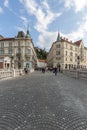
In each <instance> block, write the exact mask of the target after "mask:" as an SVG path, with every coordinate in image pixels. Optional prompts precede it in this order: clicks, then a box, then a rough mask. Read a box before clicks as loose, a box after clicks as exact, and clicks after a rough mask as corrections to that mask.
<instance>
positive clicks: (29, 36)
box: [26, 24, 31, 39]
mask: <svg viewBox="0 0 87 130" xmlns="http://www.w3.org/2000/svg"><path fill="white" fill-rule="evenodd" d="M26 38H30V39H31V35H30V32H29V24H28V27H27V33H26Z"/></svg>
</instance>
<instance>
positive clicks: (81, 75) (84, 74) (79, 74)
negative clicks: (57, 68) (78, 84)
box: [63, 70, 87, 78]
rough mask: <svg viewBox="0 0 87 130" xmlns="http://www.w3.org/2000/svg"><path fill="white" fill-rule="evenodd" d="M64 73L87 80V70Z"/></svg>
mask: <svg viewBox="0 0 87 130" xmlns="http://www.w3.org/2000/svg"><path fill="white" fill-rule="evenodd" d="M63 73H64V74H66V75H69V76H71V77H75V78H87V70H63Z"/></svg>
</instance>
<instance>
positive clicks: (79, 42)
mask: <svg viewBox="0 0 87 130" xmlns="http://www.w3.org/2000/svg"><path fill="white" fill-rule="evenodd" d="M81 42H82V40H79V41H76V42H74V44H76V45H78V46H79V45H80V44H81Z"/></svg>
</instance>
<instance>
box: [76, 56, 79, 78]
mask: <svg viewBox="0 0 87 130" xmlns="http://www.w3.org/2000/svg"><path fill="white" fill-rule="evenodd" d="M79 69H80V55H79V54H78V56H77V76H76V77H77V78H79Z"/></svg>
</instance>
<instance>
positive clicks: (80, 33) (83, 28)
mask: <svg viewBox="0 0 87 130" xmlns="http://www.w3.org/2000/svg"><path fill="white" fill-rule="evenodd" d="M86 33H87V15H86V16H85V17H83V18H82V21H81V22H79V25H78V28H77V30H75V31H73V32H71V33H69V34H67V35H66V34H65V36H66V37H68V38H69V39H71V40H73V41H76V40H79V39H85V36H86ZM86 39H87V38H86Z"/></svg>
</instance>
